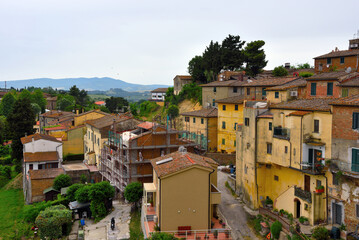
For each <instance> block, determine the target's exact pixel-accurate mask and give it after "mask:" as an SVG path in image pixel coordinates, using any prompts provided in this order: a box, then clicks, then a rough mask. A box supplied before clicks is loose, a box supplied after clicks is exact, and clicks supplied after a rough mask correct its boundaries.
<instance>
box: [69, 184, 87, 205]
mask: <svg viewBox="0 0 359 240" xmlns="http://www.w3.org/2000/svg"><path fill="white" fill-rule="evenodd" d="M82 186H83V184H80V183H75V184H72V185H71V186H70V187H69V188H68V189H67V191H66V197H67V199H68V200H69V201H70V202H73V201H75V200H76V197H75V194H76V191H77V190H78V189H79V188H81V187H82Z"/></svg>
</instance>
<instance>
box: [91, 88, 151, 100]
mask: <svg viewBox="0 0 359 240" xmlns="http://www.w3.org/2000/svg"><path fill="white" fill-rule="evenodd" d="M88 94H89V95H90V96H91V97H92V98H94V99H95V100H96V99H105V98H106V97H105V96H112V97H123V98H126V99H127V100H128V101H131V102H137V101H139V100H142V99H144V100H147V99H149V98H150V97H151V93H150V91H143V92H127V91H124V90H122V89H121V88H111V89H110V90H107V91H99V90H95V91H88Z"/></svg>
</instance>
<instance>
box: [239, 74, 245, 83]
mask: <svg viewBox="0 0 359 240" xmlns="http://www.w3.org/2000/svg"><path fill="white" fill-rule="evenodd" d="M243 76H244V73H240V74H239V76H238V80H239V81H241V82H243Z"/></svg>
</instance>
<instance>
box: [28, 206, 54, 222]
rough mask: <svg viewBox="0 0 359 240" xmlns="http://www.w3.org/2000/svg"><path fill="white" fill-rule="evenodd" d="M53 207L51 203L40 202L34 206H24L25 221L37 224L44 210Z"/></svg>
mask: <svg viewBox="0 0 359 240" xmlns="http://www.w3.org/2000/svg"><path fill="white" fill-rule="evenodd" d="M49 206H51V202H45V201H44V202H39V203H34V204H33V205H25V206H24V210H23V213H24V215H23V216H24V220H25V221H26V222H32V223H33V222H35V220H36V217H37V216H38V215H39V213H40V212H41V211H43V210H45V209H46V208H47V207H49Z"/></svg>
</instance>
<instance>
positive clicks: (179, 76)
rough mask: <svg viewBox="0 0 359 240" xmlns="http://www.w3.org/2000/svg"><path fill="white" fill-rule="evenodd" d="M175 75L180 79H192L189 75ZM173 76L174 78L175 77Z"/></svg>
mask: <svg viewBox="0 0 359 240" xmlns="http://www.w3.org/2000/svg"><path fill="white" fill-rule="evenodd" d="M176 77H178V78H180V79H182V80H192V76H191V75H176ZM176 77H175V78H176Z"/></svg>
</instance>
